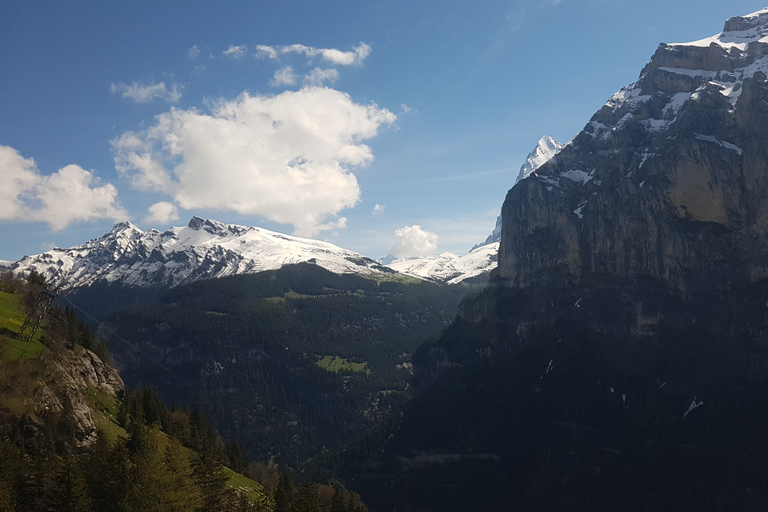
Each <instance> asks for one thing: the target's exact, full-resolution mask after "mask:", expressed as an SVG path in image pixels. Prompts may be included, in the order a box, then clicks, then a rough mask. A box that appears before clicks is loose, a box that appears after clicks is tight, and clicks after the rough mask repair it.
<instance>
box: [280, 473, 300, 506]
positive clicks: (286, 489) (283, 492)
mask: <svg viewBox="0 0 768 512" xmlns="http://www.w3.org/2000/svg"><path fill="white" fill-rule="evenodd" d="M295 492H296V491H295V489H294V487H293V480H291V474H290V473H289V472H288V470H287V469H286V470H285V471H283V472H282V473H281V474H280V479H279V480H278V481H277V489H275V512H294V507H293V502H294V494H295Z"/></svg>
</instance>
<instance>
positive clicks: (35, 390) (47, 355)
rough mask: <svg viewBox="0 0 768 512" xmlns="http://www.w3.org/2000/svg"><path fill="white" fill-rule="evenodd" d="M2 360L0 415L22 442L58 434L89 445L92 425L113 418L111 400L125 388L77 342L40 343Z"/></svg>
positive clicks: (37, 442) (92, 438)
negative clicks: (33, 351) (29, 352)
mask: <svg viewBox="0 0 768 512" xmlns="http://www.w3.org/2000/svg"><path fill="white" fill-rule="evenodd" d="M2 366H3V368H2V370H3V379H2V381H1V383H0V385H2V393H1V394H2V398H0V415H1V416H2V417H3V418H4V420H3V423H4V424H5V425H6V426H8V425H10V432H9V433H8V434H9V436H11V437H13V438H14V441H16V442H20V443H22V444H27V445H40V444H41V443H45V442H46V441H45V439H51V438H57V437H58V438H61V439H62V440H64V441H65V442H68V443H70V442H73V443H74V444H75V445H77V446H83V447H86V446H89V445H90V444H91V443H93V442H94V441H95V440H96V435H95V434H96V430H97V429H98V428H105V427H107V428H108V427H109V425H108V424H109V423H111V422H113V420H114V418H113V416H112V415H113V414H114V413H115V412H116V411H115V410H113V409H114V405H115V401H116V399H118V398H122V396H123V394H124V392H125V386H124V385H123V381H122V379H121V378H120V375H119V374H118V372H117V370H115V369H114V368H113V367H111V366H110V365H108V364H106V363H104V362H103V361H102V360H101V359H100V358H99V357H98V356H97V355H96V354H94V353H93V352H91V351H89V350H86V349H84V348H82V347H80V346H79V345H75V346H74V347H73V348H72V349H66V348H64V347H59V348H57V349H55V350H47V349H43V350H42V351H40V352H38V354H37V355H36V356H35V357H31V358H25V359H20V360H16V361H12V360H6V361H4V362H3V364H2ZM6 428H7V427H6Z"/></svg>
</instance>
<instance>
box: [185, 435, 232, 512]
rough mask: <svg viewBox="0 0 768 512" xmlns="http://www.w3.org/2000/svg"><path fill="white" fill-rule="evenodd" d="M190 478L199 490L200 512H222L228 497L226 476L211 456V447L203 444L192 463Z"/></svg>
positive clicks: (212, 455)
mask: <svg viewBox="0 0 768 512" xmlns="http://www.w3.org/2000/svg"><path fill="white" fill-rule="evenodd" d="M192 477H193V479H194V481H195V483H196V484H197V487H198V488H199V489H200V495H201V498H202V506H201V507H200V508H199V509H198V510H199V511H200V512H223V511H225V510H227V509H226V505H227V500H228V498H229V497H230V496H229V492H228V488H227V486H226V483H227V474H226V473H225V472H224V468H222V467H221V465H220V464H219V462H218V461H217V460H216V458H215V457H214V454H213V449H212V447H211V446H210V445H209V444H208V443H205V444H204V445H203V447H202V449H201V450H200V454H199V455H198V457H197V458H196V459H195V460H194V461H193V462H192Z"/></svg>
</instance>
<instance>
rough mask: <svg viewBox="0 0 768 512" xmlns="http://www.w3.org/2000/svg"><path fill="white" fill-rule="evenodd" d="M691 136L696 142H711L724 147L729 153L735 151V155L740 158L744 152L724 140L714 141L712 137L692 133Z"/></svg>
mask: <svg viewBox="0 0 768 512" xmlns="http://www.w3.org/2000/svg"><path fill="white" fill-rule="evenodd" d="M693 136H694V137H695V138H696V139H697V140H701V141H704V142H712V143H713V144H717V145H718V146H722V147H724V148H726V149H730V150H731V151H735V152H736V153H738V154H739V156H741V154H742V153H743V152H744V151H743V150H742V149H741V148H740V147H738V146H737V145H735V144H732V143H730V142H726V141H724V140H720V139H716V138H715V137H713V136H712V135H702V134H701V133H694V134H693Z"/></svg>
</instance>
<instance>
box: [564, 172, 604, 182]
mask: <svg viewBox="0 0 768 512" xmlns="http://www.w3.org/2000/svg"><path fill="white" fill-rule="evenodd" d="M594 174H595V171H592V172H590V173H588V172H585V171H580V170H578V169H570V170H568V171H565V172H564V173H561V174H560V176H561V177H562V178H568V179H569V180H571V181H575V182H577V183H583V184H586V183H588V182H589V180H591V179H592V176H593V175H594Z"/></svg>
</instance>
